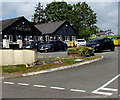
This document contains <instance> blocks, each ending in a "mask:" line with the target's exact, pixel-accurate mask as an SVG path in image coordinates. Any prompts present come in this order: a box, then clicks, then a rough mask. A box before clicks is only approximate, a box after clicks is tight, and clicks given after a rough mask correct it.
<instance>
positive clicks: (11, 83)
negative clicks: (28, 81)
mask: <svg viewBox="0 0 120 100" xmlns="http://www.w3.org/2000/svg"><path fill="white" fill-rule="evenodd" d="M3 83H5V84H10V85H13V84H14V83H13V82H3Z"/></svg>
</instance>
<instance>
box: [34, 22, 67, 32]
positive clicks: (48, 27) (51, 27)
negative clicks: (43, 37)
mask: <svg viewBox="0 0 120 100" xmlns="http://www.w3.org/2000/svg"><path fill="white" fill-rule="evenodd" d="M65 22H66V20H64V21H59V22H52V23H45V24H37V25H35V27H36V28H37V29H38V30H40V31H41V32H42V34H50V33H54V32H55V31H56V30H57V29H58V28H59V27H60V26H61V25H63V24H64V23H65Z"/></svg>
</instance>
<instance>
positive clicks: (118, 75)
mask: <svg viewBox="0 0 120 100" xmlns="http://www.w3.org/2000/svg"><path fill="white" fill-rule="evenodd" d="M119 76H120V74H118V75H117V76H115V77H114V78H112V79H111V80H110V81H108V82H107V83H106V84H104V85H103V86H101V88H104V87H106V86H107V85H109V84H110V83H112V82H113V81H114V80H116V79H117V78H118V77H119Z"/></svg>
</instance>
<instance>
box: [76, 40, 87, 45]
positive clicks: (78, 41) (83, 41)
mask: <svg viewBox="0 0 120 100" xmlns="http://www.w3.org/2000/svg"><path fill="white" fill-rule="evenodd" d="M85 45H86V41H85V39H77V40H76V41H75V46H85Z"/></svg>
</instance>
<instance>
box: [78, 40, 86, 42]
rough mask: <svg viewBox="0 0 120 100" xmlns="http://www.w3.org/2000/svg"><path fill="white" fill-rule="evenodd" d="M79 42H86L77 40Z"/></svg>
mask: <svg viewBox="0 0 120 100" xmlns="http://www.w3.org/2000/svg"><path fill="white" fill-rule="evenodd" d="M77 42H85V40H77Z"/></svg>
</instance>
